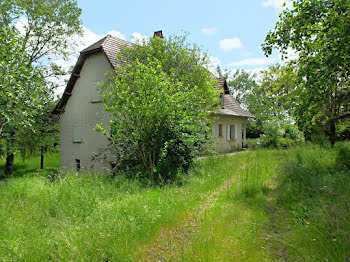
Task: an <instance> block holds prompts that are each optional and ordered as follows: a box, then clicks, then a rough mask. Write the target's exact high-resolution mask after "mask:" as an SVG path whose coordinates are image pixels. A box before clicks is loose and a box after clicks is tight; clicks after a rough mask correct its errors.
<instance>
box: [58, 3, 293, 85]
mask: <svg viewBox="0 0 350 262" xmlns="http://www.w3.org/2000/svg"><path fill="white" fill-rule="evenodd" d="M283 2H284V0H245V1H244V0H243V1H242V0H216V1H208V0H176V1H175V0H147V1H142V0H126V1H125V0H124V1H119V0H114V1H113V0H78V6H79V7H80V8H81V9H82V16H81V20H82V24H83V30H84V36H82V37H77V39H78V40H79V41H78V44H77V45H75V46H74V48H75V51H76V52H75V55H72V56H71V57H70V59H69V60H68V61H61V62H59V64H60V63H61V64H62V65H63V66H64V67H67V66H70V65H74V63H75V62H76V59H77V55H78V51H81V50H82V49H84V48H85V47H87V46H89V45H91V44H93V43H94V42H96V41H98V40H99V39H101V38H102V37H104V36H105V35H107V34H111V35H113V36H116V37H118V38H121V39H124V40H127V41H130V42H135V41H137V40H139V39H142V38H144V37H146V38H147V37H152V36H153V32H154V31H158V30H163V35H164V36H165V37H166V36H169V35H174V34H176V35H181V34H184V32H187V33H189V36H188V40H189V42H190V43H195V44H197V45H199V46H200V47H201V48H202V49H203V50H204V51H206V52H207V53H208V54H209V55H210V56H211V61H212V64H213V66H212V68H216V66H217V65H219V66H220V67H221V68H222V69H227V70H229V71H233V70H236V69H245V70H248V71H249V72H258V71H259V70H261V69H264V68H266V67H267V66H268V65H271V64H274V63H277V62H280V58H279V55H278V53H277V52H275V53H274V54H273V55H272V56H270V57H268V58H267V57H265V55H264V53H263V51H262V49H261V44H262V43H263V42H264V39H265V36H266V34H267V32H268V31H269V30H271V29H273V28H274V26H275V23H276V22H277V21H278V14H279V13H280V12H281V11H282V8H283V7H282V4H283ZM286 5H287V6H288V5H290V0H287V3H286ZM61 91H62V90H61Z"/></svg>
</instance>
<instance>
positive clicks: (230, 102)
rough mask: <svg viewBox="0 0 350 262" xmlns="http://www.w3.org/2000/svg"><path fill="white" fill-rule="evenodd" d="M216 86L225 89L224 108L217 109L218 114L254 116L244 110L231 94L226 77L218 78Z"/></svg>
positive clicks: (223, 95)
mask: <svg viewBox="0 0 350 262" xmlns="http://www.w3.org/2000/svg"><path fill="white" fill-rule="evenodd" d="M217 80H218V82H217V84H216V88H217V89H220V90H223V94H222V96H221V99H222V108H221V109H219V110H217V111H216V112H215V114H218V115H227V116H242V117H254V115H252V114H251V113H249V112H248V111H246V110H244V109H243V108H242V107H241V106H240V104H239V103H238V102H237V101H236V99H234V97H233V96H232V95H231V94H230V92H229V89H228V85H227V82H226V79H225V78H218V79H217Z"/></svg>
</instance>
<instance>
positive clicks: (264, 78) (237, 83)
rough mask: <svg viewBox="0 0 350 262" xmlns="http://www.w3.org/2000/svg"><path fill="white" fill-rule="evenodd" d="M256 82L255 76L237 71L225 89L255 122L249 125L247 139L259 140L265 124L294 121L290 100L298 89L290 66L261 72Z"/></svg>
mask: <svg viewBox="0 0 350 262" xmlns="http://www.w3.org/2000/svg"><path fill="white" fill-rule="evenodd" d="M260 74H261V79H260V80H259V81H258V80H257V76H256V75H255V74H253V75H251V74H249V73H248V72H246V71H244V70H237V71H236V72H234V74H233V75H232V76H231V77H230V80H229V82H228V85H229V86H230V91H231V93H232V94H233V95H234V96H235V97H236V99H237V101H238V102H239V103H240V104H241V105H242V106H243V107H245V108H246V109H247V110H248V111H249V112H251V113H252V114H253V115H255V118H253V119H250V120H249V122H248V128H247V130H248V133H247V135H248V137H254V138H257V137H259V136H260V135H261V134H262V133H263V132H264V128H263V126H264V123H265V122H266V121H269V120H272V119H275V120H278V121H282V122H291V121H293V120H294V119H293V117H294V114H293V112H294V111H293V110H294V103H293V101H292V99H290V97H291V94H292V93H293V92H294V89H295V87H296V85H297V82H296V73H295V70H294V68H293V67H292V66H289V65H284V66H280V65H278V64H276V65H273V66H269V67H268V68H267V69H265V70H262V71H261V72H260Z"/></svg>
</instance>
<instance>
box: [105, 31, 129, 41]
mask: <svg viewBox="0 0 350 262" xmlns="http://www.w3.org/2000/svg"><path fill="white" fill-rule="evenodd" d="M107 35H111V36H114V37H116V38H119V39H122V40H125V39H126V38H125V35H123V34H122V33H121V32H119V31H116V30H111V31H108V32H107Z"/></svg>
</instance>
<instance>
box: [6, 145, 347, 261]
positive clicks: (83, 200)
mask: <svg viewBox="0 0 350 262" xmlns="http://www.w3.org/2000/svg"><path fill="white" fill-rule="evenodd" d="M337 154H338V151H337V149H323V148H319V147H315V146H309V147H302V148H296V149H291V150H257V151H253V152H239V153H236V154H232V155H218V156H216V157H209V158H204V159H200V160H198V161H197V163H196V164H195V166H194V167H193V168H192V169H191V171H190V173H189V174H188V175H187V176H185V178H184V179H183V180H181V181H177V182H176V183H174V184H171V185H163V186H151V187H150V186H149V185H148V184H147V183H146V182H145V181H143V182H142V181H141V182H140V181H139V180H136V179H126V178H122V177H117V178H111V177H105V176H101V175H98V174H89V175H82V174H75V173H68V174H60V175H57V171H56V172H54V169H50V170H49V171H45V170H44V171H35V170H34V171H33V170H31V171H30V172H28V173H26V174H23V173H21V174H20V175H18V176H17V177H14V178H11V179H7V180H5V181H1V182H0V214H2V215H0V261H18V260H24V261H47V260H53V261H179V260H180V261H327V260H328V261H347V260H346V259H348V257H349V250H348V248H347V243H349V240H350V238H349V228H350V227H349V225H350V224H349V223H350V222H349V221H350V219H349V218H350V216H349V213H350V212H349V205H348V203H349V199H350V196H349V191H350V190H349V189H350V183H349V177H350V172H349V170H347V169H346V168H343V167H339V166H338V165H339V163H338V162H339V161H340V160H339V161H338V156H337ZM300 157H301V159H300ZM28 161H29V162H31V160H28ZM0 163H2V162H0ZM48 167H49V166H48ZM332 170H333V171H332ZM291 178H292V179H291ZM304 180H305V181H304ZM340 185H341V186H340Z"/></svg>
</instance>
